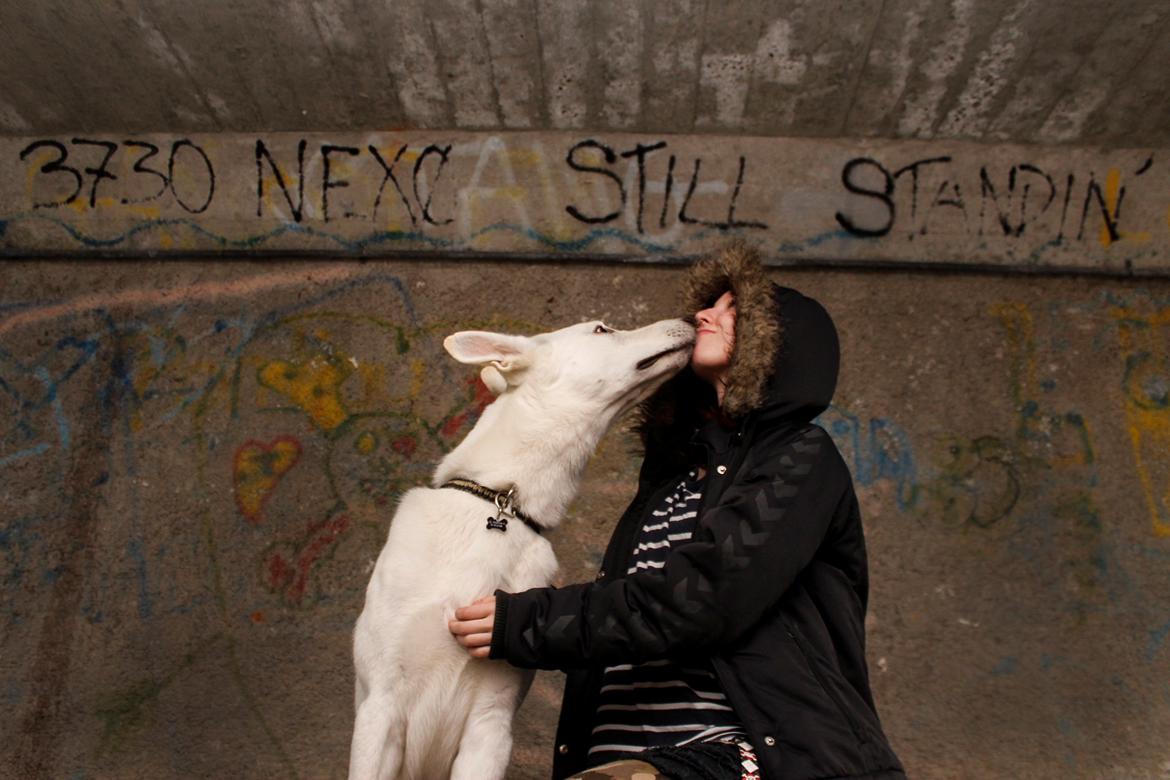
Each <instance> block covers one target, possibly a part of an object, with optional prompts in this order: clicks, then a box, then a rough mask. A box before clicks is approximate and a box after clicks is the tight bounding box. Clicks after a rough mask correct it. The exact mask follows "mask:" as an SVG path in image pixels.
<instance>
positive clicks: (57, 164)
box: [20, 140, 85, 209]
mask: <svg viewBox="0 0 1170 780" xmlns="http://www.w3.org/2000/svg"><path fill="white" fill-rule="evenodd" d="M41 147H48V148H50V149H56V150H57V153H58V154H60V155H61V156H60V157H58V158H57V159H56V160H50V161H49V162H47V163H45V164H44V165H42V166H41V170H40V172H41V173H58V172H60V173H68V174H71V175H72V176H73V179H74V181H75V182H76V184H77V187H76V188H75V189H74V190H73V192H72V193H71V194H70V195H69V197H68V198H65V199H64V200H58V201H51V200H50V201H45V202H43V203H33V208H34V209H46V208H56V207H57V206H68V205H69V204H70V203H72V202H73V201H75V200H77V196H78V195H80V194H81V188H82V186H83V185H84V184H85V179H84V178H83V177H82V175H81V171H79V170H77V169H76V168H73V167H71V166H69V165H62V163H64V162H65V159H66V158H67V157H68V156H69V152H68V151H67V150H66V149H65V145H64V144H62V143H59V142H57V141H50V140H44V141H33V142H32V143H31V144H29V145H28V146H26V147H24V149H22V150H21V152H20V159H22V160H23V159H25V158H26V157H28V156H29V155H30V154H32V153H33V152H35V151H36V150H37V149H40V148H41Z"/></svg>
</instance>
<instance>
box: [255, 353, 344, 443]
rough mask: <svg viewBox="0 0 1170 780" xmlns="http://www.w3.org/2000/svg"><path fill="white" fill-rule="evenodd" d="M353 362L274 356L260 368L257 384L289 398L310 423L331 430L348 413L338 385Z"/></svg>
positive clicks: (342, 420)
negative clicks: (276, 357) (301, 410)
mask: <svg viewBox="0 0 1170 780" xmlns="http://www.w3.org/2000/svg"><path fill="white" fill-rule="evenodd" d="M351 373H353V366H352V365H350V364H348V363H346V362H345V361H343V360H338V359H336V358H333V357H329V356H326V355H316V356H314V357H313V358H312V359H310V360H308V361H306V362H291V363H290V362H288V361H284V360H273V361H271V362H268V363H265V364H264V365H263V366H261V368H260V374H259V378H260V384H261V385H263V386H264V387H267V388H269V389H271V390H275V391H276V392H278V393H280V394H281V395H283V396H285V397H287V398H289V399H290V400H292V402H293V403H295V404H296V405H297V406H299V407H300V408H301V409H303V410H304V411H305V413H306V414H308V415H309V418H310V419H312V421H313V424H314V425H316V426H317V427H318V428H320V429H321V430H325V431H331V430H333V429H334V428H336V427H337V426H339V425H341V424H342V423H343V422H345V419H346V418H347V417H348V416H349V413H348V412H347V411H346V410H345V407H344V406H343V405H342V403H341V398H340V397H339V395H338V389H339V388H340V387H341V383H342V382H344V381H345V380H346V379H347V378H348V377H349V375H350V374H351Z"/></svg>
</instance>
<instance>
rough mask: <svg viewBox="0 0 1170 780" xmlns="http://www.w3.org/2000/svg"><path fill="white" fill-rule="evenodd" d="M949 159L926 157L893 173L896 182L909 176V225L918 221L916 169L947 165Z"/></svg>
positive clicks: (946, 157) (944, 157)
mask: <svg viewBox="0 0 1170 780" xmlns="http://www.w3.org/2000/svg"><path fill="white" fill-rule="evenodd" d="M950 161H951V158H950V156H949V155H944V156H943V157H927V158H925V159H922V160H918V161H917V162H912V163H910V164H909V165H903V166H902V167H901V168H899V169H898V170H896V171H894V181H895V182H897V181H898V179H899V178H901V177H902V175H903V174H906V173H909V174H910V223H911V224H913V223H914V220H916V219H918V169H919V168H921V167H922V166H924V165H935V164H936V163H949V162H950Z"/></svg>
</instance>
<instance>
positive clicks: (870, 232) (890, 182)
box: [835, 157, 905, 238]
mask: <svg viewBox="0 0 1170 780" xmlns="http://www.w3.org/2000/svg"><path fill="white" fill-rule="evenodd" d="M862 166H865V167H867V168H872V169H876V170H877V172H878V173H880V174H881V175H882V181H883V187H882V189H881V190H873V189H869V188H867V187H865V186H863V185H862V184H859V183H857V182H856V181H854V178H853V173H854V171H856V170H857V169H858V168H860V167H862ZM903 170H905V169H903ZM841 183H842V184H843V185H845V189H847V190H849V191H850V192H852V193H854V194H855V195H862V196H864V197H867V198H873V199H875V200H877V201H879V202H881V203H882V205H884V206H885V207H886V212H887V214H886V222H885V224H884V225H881V226H879V227H873V228H867V227H861V226H860V225H858V224H857V223H856V222H855V221H854V220H853V218H852V217H850V216H848V215H846V214H843V213H842V212H840V211H838V212H837V213H836V214H835V216H836V218H837V223H838V224H839V225H840V226H841V227H843V228H845V230H847V231H848V232H849V233H851V234H852V235H855V236H860V237H863V238H877V237H881V236H884V235H886V234H888V233H889V232H890V228H892V227H893V226H894V219H895V217H896V215H897V209H896V208H895V206H894V199H893V197H892V195H893V194H894V177H893V176H891V175H890V172H889V171H888V170H886V168H885V166H883V165H882V164H881V163H879V162H878V161H877V160H874V159H871V158H869V157H855V158H853V159H852V160H850V161H849V162H847V163H845V166H844V167H843V168H842V169H841Z"/></svg>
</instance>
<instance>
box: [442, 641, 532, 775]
mask: <svg viewBox="0 0 1170 780" xmlns="http://www.w3.org/2000/svg"><path fill="white" fill-rule="evenodd" d="M472 663H479V664H482V665H483V667H484V668H483V669H481V670H480V671H481V676H480V679H479V680H478V681H477V682H478V685H477V686H476V690H475V694H474V696H475V698H474V701H473V702H472V706H471V711H470V712H469V713H468V716H467V723H466V724H465V726H464V728H463V735H462V737H461V738H460V740H459V753H458V755H456V757H455V764H454V765H453V766H452V767H451V780H503V777H504V774H505V772H506V771H507V769H508V759H510V758H511V756H512V717H513V716H514V715H515V714H516V709H517V708H518V707H519V706H520V701H521V700H522V699H523V698H524V695H525V694H526V693H527V692H528V686H529V685H531V684H532V678H533V676H534V674H535V673H534V672H531V671H526V670H522V669H516V668H514V667H511V666H508V665H507V664H505V663H504V662H503V661H473V662H472Z"/></svg>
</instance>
